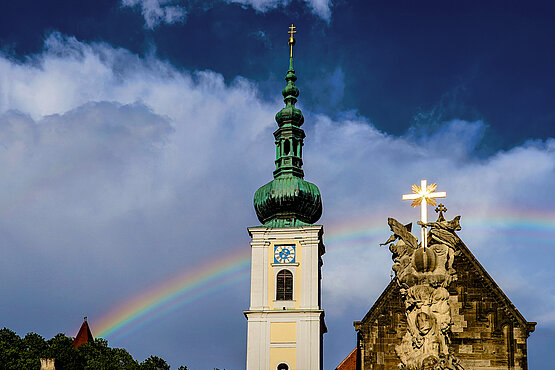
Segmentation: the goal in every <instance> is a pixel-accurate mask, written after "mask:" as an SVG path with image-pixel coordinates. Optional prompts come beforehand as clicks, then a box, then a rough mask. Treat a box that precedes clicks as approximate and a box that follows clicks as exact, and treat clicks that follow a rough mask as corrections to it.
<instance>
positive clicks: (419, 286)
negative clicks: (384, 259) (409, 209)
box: [381, 216, 463, 370]
mask: <svg viewBox="0 0 555 370" xmlns="http://www.w3.org/2000/svg"><path fill="white" fill-rule="evenodd" d="M459 220H460V216H457V217H455V218H454V219H453V220H451V221H446V220H445V219H443V217H440V219H438V221H436V222H430V223H421V222H419V224H420V225H422V226H426V227H429V228H430V231H429V232H428V240H429V245H428V247H427V248H423V247H422V246H421V244H419V243H418V241H417V239H416V237H415V236H414V235H413V234H412V233H411V225H410V224H409V225H403V224H401V223H400V222H398V221H397V220H395V219H393V218H389V219H388V224H389V227H390V229H391V231H392V232H393V235H392V236H391V237H390V238H389V239H388V240H387V241H386V242H385V243H382V244H381V245H389V250H390V251H391V253H392V259H393V262H394V264H393V267H392V269H393V271H395V277H396V281H397V283H398V284H399V287H400V292H401V296H402V299H403V301H404V302H405V314H406V317H407V326H408V328H407V332H406V333H405V335H404V336H403V339H402V341H401V343H400V344H399V345H398V346H397V347H396V348H395V351H396V353H397V356H398V357H399V359H400V360H401V363H400V364H399V369H406V370H421V369H435V370H439V369H442V370H443V369H454V370H461V369H463V368H462V366H461V365H460V363H459V361H458V360H457V359H456V358H455V357H454V356H453V355H452V354H451V353H450V352H449V343H450V339H449V336H450V329H451V326H452V318H451V309H450V306H449V292H448V291H447V288H448V287H449V285H450V284H451V282H452V281H454V280H456V272H455V270H454V269H453V261H454V258H455V246H456V243H457V240H458V236H457V235H456V234H455V231H458V230H460V229H461V227H460V224H459Z"/></svg>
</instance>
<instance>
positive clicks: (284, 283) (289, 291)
mask: <svg viewBox="0 0 555 370" xmlns="http://www.w3.org/2000/svg"><path fill="white" fill-rule="evenodd" d="M276 300H277V301H291V300H293V274H292V273H291V271H288V270H281V271H280V272H278V274H277V284H276Z"/></svg>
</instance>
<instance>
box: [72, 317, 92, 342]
mask: <svg viewBox="0 0 555 370" xmlns="http://www.w3.org/2000/svg"><path fill="white" fill-rule="evenodd" d="M92 341H94V338H93V336H92V333H91V329H90V328H89V324H88V323H87V318H86V317H85V319H84V320H83V324H82V325H81V329H79V333H77V336H76V337H75V340H73V347H75V348H77V347H79V346H81V345H83V344H86V343H89V342H92Z"/></svg>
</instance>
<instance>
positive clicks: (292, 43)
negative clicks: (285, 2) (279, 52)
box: [289, 23, 297, 58]
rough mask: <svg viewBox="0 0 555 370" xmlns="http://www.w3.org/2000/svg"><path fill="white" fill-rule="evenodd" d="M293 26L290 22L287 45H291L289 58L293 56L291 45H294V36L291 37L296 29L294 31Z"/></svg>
mask: <svg viewBox="0 0 555 370" xmlns="http://www.w3.org/2000/svg"><path fill="white" fill-rule="evenodd" d="M295 28H297V27H295V26H293V23H291V26H289V35H290V37H289V46H291V54H289V57H290V58H293V45H295V38H294V37H293V34H294V33H297V31H295Z"/></svg>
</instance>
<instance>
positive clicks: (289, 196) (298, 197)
mask: <svg viewBox="0 0 555 370" xmlns="http://www.w3.org/2000/svg"><path fill="white" fill-rule="evenodd" d="M254 209H255V210H256V215H257V216H258V219H259V220H260V222H261V223H262V224H264V226H268V227H295V226H303V225H311V224H313V223H315V222H316V221H318V220H319V219H320V216H322V199H321V197H320V190H318V187H317V186H316V185H314V184H313V183H311V182H308V181H305V180H303V179H301V178H298V177H296V176H282V177H279V178H277V179H274V180H273V181H270V182H269V183H267V184H266V185H264V186H262V187H261V188H260V189H258V190H257V191H256V193H255V194H254Z"/></svg>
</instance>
